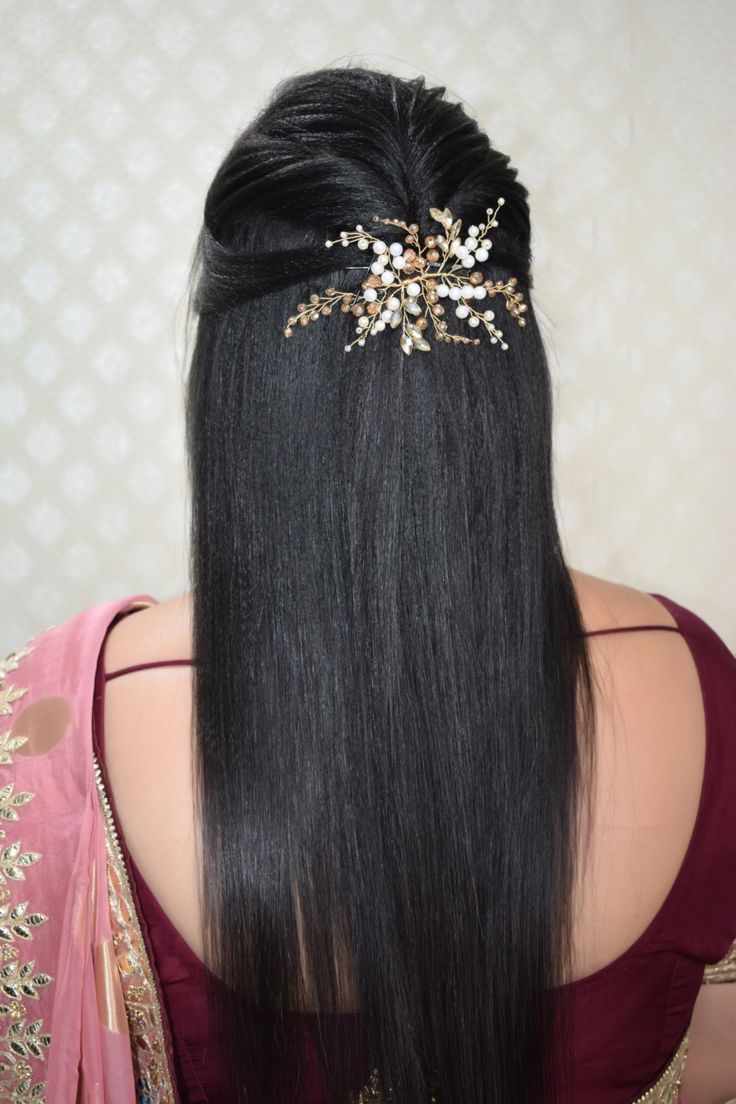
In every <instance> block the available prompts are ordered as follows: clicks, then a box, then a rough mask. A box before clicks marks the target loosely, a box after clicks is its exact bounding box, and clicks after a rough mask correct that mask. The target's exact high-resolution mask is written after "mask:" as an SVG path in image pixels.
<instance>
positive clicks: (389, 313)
mask: <svg viewBox="0 0 736 1104" xmlns="http://www.w3.org/2000/svg"><path fill="white" fill-rule="evenodd" d="M496 202H497V207H496V209H495V210H492V208H490V207H487V208H486V214H487V215H490V218H489V219H488V220H487V222H485V223H481V225H480V226H470V227H469V228H468V236H467V237H466V238H465V241H464V242H463V241H461V235H460V229H461V226H462V220H461V219H454V218H453V215H452V212H451V211H450V210H449V208H447V207H445V208H444V210H442V211H440V210H439V208H437V207H430V208H429V213H430V215H431V216H432V218H433V219H434V221H435V222H439V223H440V224H441V225H442V226H443V227H444V229H445V230H446V231H447V233H446V235H445V234H427V235H425V238H424V246H422V244H421V243H420V241H419V227H418V226H417V224H416V223H415V222H412V223H411V224H410V225H409V226H407V224H406V223H405V222H402V221H401V220H400V219H389V218H380V217H379V216H378V215H374V216H373V221H374V222H382V223H385V224H386V225H388V226H399V227H401V229H402V230H405V231H406V237H405V238H404V241H405V242H406V243H408V246H409V248H407V249H405V248H404V246H403V245H402V243H401V242H398V241H395V242H391V244H390V245H388V244H387V243H386V242H385V241H382V240H381V239H380V238H376V237H375V236H374V235H373V234H370V233H368V232H367V231H365V230H364V229H363V227H362V226H361V225H360V224H358V225H357V226H356V227H355V230H354V231H350V232H348V231H347V230H341V231H340V239H339V241H329V240H328V241H326V242H325V246H326V248H327V249H331V248H332V246H333V245H338V244H339V245H343V246H345V247H347V246H348V245H351V244H355V245H357V247H358V249H361V250H366V249H368V248H372V252H373V255H374V256H373V260H372V261H371V264H370V271H369V273H367V274H366V276H365V277H364V279H363V280H362V282H361V285H360V286H361V289H362V292H350V291H339V290H337V289H335V288H333V287H328V288H325V291H324V294H323V295H318V294H317V293H316V292H313V293H312V294H311V295H310V296H309V302H308V303H298V304H297V311H298V312H299V313H298V314H295V315H293V316H292V317H291V318H289V320H288V323H287V326H286V329H285V330H284V337H291V336H292V334H293V332H294V331H293V329H292V327H293V326H295V325H296V324H297V323H299V324H300V325H302V326H306V325H308V324H309V323H310V322H316V321H317V319H318V318H320V317H321V316H322V315H328V314H331V313H332V308H333V307H334V306H336V305H337V304H338V303H339V304H340V309H341V311H343V313H345V314H347V313H348V312H350V313H352V314H353V315H355V317H356V318H357V321H358V324H357V327H356V331H355V332H356V333H357V334H358V335H359V336H358V337H357V338H356V339H355V340H354V341H352V342H351V343H350V344H349V345H346V346H345V352H346V353H349V352H350V350H351V349H352V347H353V345H356V344H357V345H360V346H363V345H365V339H366V337H370V336H371V335H374V334H376V333H380V332H381V331H382V330H385V329H386V327H387V326H389V327H390V328H391V329H396V327H397V326H402V334H401V340H400V344H401V348H402V349H403V351H404V353H405V354H406V355H407V356H408V355H409V354H410V353H411V352H412V351H413V350H414V349H421V350H423V351H425V352H426V351H427V350H428V349H431V348H432V346H431V345H430V343H429V341H428V340H427V338H426V336H425V333H426V330H427V329H428V327H429V324H430V322H432V324H433V325H434V330H435V336H436V338H437V340H438V341H460V342H462V343H463V344H466V345H470V344H472V345H480V338H478V337H475V338H471V337H466V336H465V335H463V334H453V333H448V332H447V322H446V321H445V319H444V318H443V317H442V316H443V315H444V314H445V306H444V305H443V303H442V300H446V302H447V306H448V307H449V306H451V305H454V307H455V316H456V317H457V318H464V319H467V322H468V325H469V326H472V327H473V328H476V327H478V326H480V325H481V324H482V325H484V326H485V328H486V330H487V331H488V332H489V334H490V335H491V343H492V344H494V345H495V344H496V343H497V342H499V341H500V342H501V348H502V349H508V344H507V343H506V342H505V341H503V340H502V338H503V330H500V329H498V328H497V327H496V326H495V325H494V324H493V320H494V318H495V314H494V312H493V311H492V310H490V309H486V310H482V309H481V310H478V309H477V308H476V307H475V306H473V305H471V304H474V303H475V302H478V303H479V304H482V302H483V300H484V299H486V298H488V299H492V298H493V297H494V296H495V295H497V294H502V295H503V296H504V297H505V300H506V310H508V311H509V312H510V313H511V315H512V317H513V318H515V319H516V321H517V322H518V324H519V326H524V325H526V321H525V319H524V318H522V317H521V315H522V314H523V313H524V311H526V309H527V307H526V304H525V303H523V302H522V300H523V298H524V297H523V295H522V293H521V292H520V291H516V284H517V282H518V281H517V278H516V276H511V277H510V278H509V279H508V280H507V281H506V282H505V283H504V282H503V280H496V282H495V283H494V282H492V281H491V280H484V277H483V273H482V272H480V271H479V270H478V269H476V268H474V267H473V266H474V265H475V264H476V263H477V262H483V261H487V260H488V255H489V252H490V250H491V246H492V244H493V243H492V242H491V240H490V239H489V238H488V237H486V236H485V235H486V233H487V231H488V230H489V229H490V228H491V227H494V226H498V222H497V220H496V215H497V214H498V211H499V209H500V208H501V207H502V206H503V204H504V202H505V201H504V200H503V198H499V199H498V200H497V201H496ZM425 248H426V252H425ZM336 267H337V266H336ZM347 267H360V266H347ZM468 268H471V269H473V271H472V272H470V274H469V275H465V274H464V273H463V269H468ZM420 300H423V304H422V303H421V302H420Z"/></svg>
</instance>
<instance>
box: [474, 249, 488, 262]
mask: <svg viewBox="0 0 736 1104" xmlns="http://www.w3.org/2000/svg"><path fill="white" fill-rule="evenodd" d="M475 259H476V261H487V260H488V250H487V249H484V248H483V246H481V247H480V248H479V249H476V251H475Z"/></svg>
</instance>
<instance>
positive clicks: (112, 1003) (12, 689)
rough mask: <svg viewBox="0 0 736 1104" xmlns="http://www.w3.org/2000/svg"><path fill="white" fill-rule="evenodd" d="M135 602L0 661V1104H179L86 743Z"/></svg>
mask: <svg viewBox="0 0 736 1104" xmlns="http://www.w3.org/2000/svg"><path fill="white" fill-rule="evenodd" d="M155 603H156V599H154V598H151V597H150V596H149V595H144V594H137V595H133V596H132V597H129V598H123V599H120V600H118V601H113V602H105V603H101V604H99V605H95V606H91V607H89V608H87V609H85V610H83V611H82V612H81V613H79V614H77V615H76V616H74V617H71V618H70V619H68V620H67V621H65V622H63V624H61V625H59V626H52V627H51V628H49V629H46V630H45V631H43V632H41V633H39V634H38V635H37V636H35V637H33V638H32V639H31V640H29V641H28V642H27V643H26V644H24V645H23V647H21V648H18V649H17V650H16V651H14V652H11V653H10V655H9V656H7V658H6V659H5V660H4V661H2V662H0V1099H3V1100H13V1101H15V1102H18V1104H20V1102H25V1101H29V1102H30V1101H33V1102H34V1104H39V1102H43V1101H48V1102H49V1104H61V1102H64V1104H67V1102H68V1104H179V1096H178V1094H177V1091H176V1086H175V1082H174V1075H173V1061H172V1050H171V1035H170V1030H169V1026H168V1023H167V1021H166V1014H165V1010H164V1006H163V1002H162V1000H161V994H160V991H159V989H158V985H157V980H156V977H155V973H154V971H153V970H152V968H151V963H150V959H149V954H148V950H147V948H146V945H145V940H144V938H143V935H142V932H141V925H140V922H139V919H138V916H137V914H136V909H135V904H134V900H133V897H132V894H131V887H130V884H129V881H128V876H127V872H126V868H125V863H124V860H123V856H122V852H121V850H120V846H119V844H118V841H117V836H116V833H115V829H114V825H113V821H112V817H111V813H110V807H109V803H108V800H107V795H106V793H105V790H104V785H103V782H102V777H101V774H100V769H99V766H98V764H97V761H96V758H95V755H94V749H93V743H92V706H93V693H94V678H95V670H96V666H97V659H98V656H99V653H100V649H101V647H102V643H103V640H104V637H105V633H106V632H107V629H108V627H109V625H110V623H111V622H112V620H113V619H114V617H115V616H116V615H117V614H118V613H119V612H121V611H127V610H128V609H131V608H133V607H140V606H146V605H152V604H155Z"/></svg>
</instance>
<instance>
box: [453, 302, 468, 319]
mask: <svg viewBox="0 0 736 1104" xmlns="http://www.w3.org/2000/svg"><path fill="white" fill-rule="evenodd" d="M455 314H456V315H457V316H458V318H467V317H468V315H469V314H470V311H469V310H468V308H467V307H466V306H465V304H464V303H461V304H460V306H459V307H455Z"/></svg>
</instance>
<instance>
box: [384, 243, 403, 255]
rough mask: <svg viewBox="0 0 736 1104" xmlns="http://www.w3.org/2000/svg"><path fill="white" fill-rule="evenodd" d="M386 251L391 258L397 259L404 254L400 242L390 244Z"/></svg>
mask: <svg viewBox="0 0 736 1104" xmlns="http://www.w3.org/2000/svg"><path fill="white" fill-rule="evenodd" d="M388 251H389V253H390V254H391V256H392V257H398V256H399V254H400V253H403V252H404V247H403V245H402V244H401V242H391V244H390V246H389V247H388Z"/></svg>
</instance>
